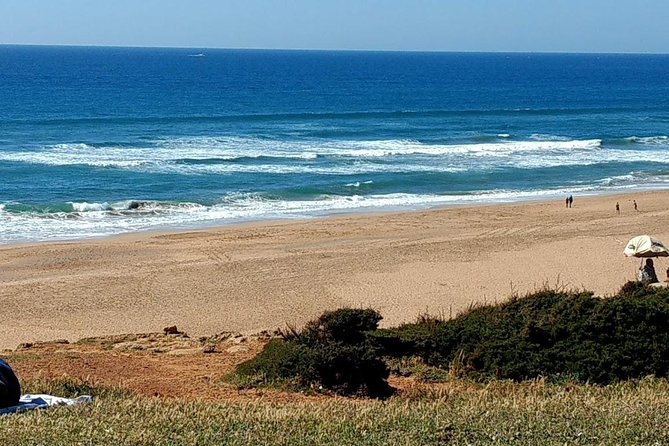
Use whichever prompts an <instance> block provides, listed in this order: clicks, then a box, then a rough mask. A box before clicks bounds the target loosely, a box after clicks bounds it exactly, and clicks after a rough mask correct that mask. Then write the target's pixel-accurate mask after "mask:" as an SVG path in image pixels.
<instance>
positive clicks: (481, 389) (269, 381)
mask: <svg viewBox="0 0 669 446" xmlns="http://www.w3.org/2000/svg"><path fill="white" fill-rule="evenodd" d="M380 319H381V316H380V315H379V314H378V313H377V312H375V311H373V310H360V309H342V310H337V311H333V312H327V313H325V314H323V315H322V316H321V317H320V318H318V319H316V320H314V321H312V322H310V323H308V324H307V325H306V326H305V327H304V329H302V330H295V329H291V330H289V331H288V332H287V333H284V335H283V337H282V338H281V339H275V340H273V341H271V342H269V343H268V344H267V346H266V348H265V349H264V350H263V351H262V352H261V353H260V354H259V355H258V356H256V357H255V358H253V359H252V360H250V361H247V362H245V363H243V364H241V365H240V366H239V367H238V369H237V370H236V372H235V374H234V380H235V382H236V383H237V384H238V385H241V386H267V385H278V386H289V387H290V388H295V389H300V390H304V389H307V391H314V390H318V391H321V387H322V388H323V389H325V390H326V391H331V392H334V393H337V394H344V395H360V396H363V395H364V396H368V395H370V396H384V397H387V396H388V395H389V386H388V383H387V378H388V375H389V372H390V371H392V372H393V373H394V374H395V375H398V376H409V375H410V376H412V377H413V378H414V380H412V381H411V383H408V382H406V381H404V384H403V385H402V386H399V387H400V389H399V391H398V392H396V394H395V395H393V396H390V397H388V398H387V399H385V400H383V401H379V400H372V399H343V398H325V397H323V398H316V399H315V401H312V402H301V403H295V402H293V403H281V404H279V403H271V402H270V403H268V402H265V401H263V392H265V391H264V390H260V391H258V392H259V393H257V394H256V395H257V396H258V400H257V401H249V400H246V402H241V403H233V402H224V403H222V404H210V403H204V402H192V401H174V400H161V399H157V398H146V397H141V396H137V395H133V394H131V393H129V392H126V391H122V390H115V389H104V388H97V387H96V386H95V385H94V384H91V383H83V382H76V381H68V380H66V381H63V380H60V381H44V380H39V381H29V382H27V383H24V386H25V388H26V390H27V391H31V392H47V393H57V394H61V395H63V396H77V395H78V394H81V393H88V394H93V395H97V398H96V400H95V403H94V404H92V405H87V406H80V407H73V408H59V409H53V410H49V411H42V412H36V413H29V414H22V415H20V416H10V417H5V418H0V438H1V439H3V445H20V446H23V445H32V444H36V443H37V444H45V445H71V444H96V445H112V444H113V445H116V444H132V445H208V444H224V445H249V444H253V445H270V444H271V445H342V444H355V445H396V444H404V445H440V444H484V445H488V444H490V445H536V444H542V445H563V444H579V445H601V444H617V445H638V444H644V445H646V444H648V445H661V444H669V435H668V434H667V432H669V418H667V416H666V413H667V407H669V381H667V376H668V375H669V290H667V289H662V290H657V289H653V288H647V287H644V286H642V285H640V284H637V283H633V282H630V283H627V284H625V286H623V288H622V289H621V290H620V292H619V293H618V294H617V295H615V296H612V297H610V298H606V299H601V298H597V297H594V296H593V295H592V293H588V292H566V291H553V290H544V291H540V292H538V293H535V294H532V295H529V296H526V297H522V298H514V299H512V300H510V301H508V302H505V303H502V304H499V305H494V306H477V307H473V308H471V309H470V310H468V311H467V312H465V313H464V314H461V315H459V316H458V317H456V318H454V319H452V320H442V319H438V318H431V317H428V316H424V317H421V318H420V319H419V320H418V321H417V322H416V323H413V324H406V325H402V326H400V327H396V328H391V329H378V322H379V321H380ZM514 381H519V382H514ZM426 383H431V384H426ZM601 384H607V385H605V386H602V385H601ZM221 385H225V384H221ZM314 393H316V392H314Z"/></svg>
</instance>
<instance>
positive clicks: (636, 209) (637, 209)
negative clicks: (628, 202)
mask: <svg viewBox="0 0 669 446" xmlns="http://www.w3.org/2000/svg"><path fill="white" fill-rule="evenodd" d="M632 203H634V210H635V211H637V212H639V208H638V207H637V206H636V200H632Z"/></svg>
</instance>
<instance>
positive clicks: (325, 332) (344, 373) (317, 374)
mask: <svg viewBox="0 0 669 446" xmlns="http://www.w3.org/2000/svg"><path fill="white" fill-rule="evenodd" d="M380 320H381V316H380V315H379V314H378V313H377V312H376V311H373V310H355V309H350V308H344V309H341V310H336V311H332V312H326V313H324V314H323V315H322V316H321V317H319V318H318V319H316V320H314V321H311V322H310V323H308V324H307V325H306V327H305V328H304V329H303V330H302V331H297V330H294V329H293V330H291V331H290V332H289V333H286V334H285V335H284V338H283V339H276V340H274V341H272V342H270V343H269V344H267V346H266V348H265V349H264V350H263V352H261V353H260V354H259V355H258V356H256V357H255V358H253V359H251V360H250V361H247V362H244V363H242V364H241V365H240V366H239V367H238V368H237V370H236V375H237V376H236V377H233V381H236V382H238V383H239V382H242V383H245V384H246V385H252V384H254V383H255V384H256V385H277V384H279V385H291V384H294V385H297V386H298V387H302V388H314V387H318V388H319V389H320V388H324V389H327V390H331V391H333V392H335V393H338V394H342V395H367V396H373V397H386V396H389V395H390V390H391V389H390V386H388V383H387V381H386V379H387V378H388V375H389V371H388V367H387V366H386V364H385V362H384V361H383V360H382V359H381V357H380V356H379V354H378V346H377V345H376V344H375V343H373V342H372V340H371V339H370V337H369V333H370V332H371V331H373V330H376V329H377V326H378V323H379V321H380Z"/></svg>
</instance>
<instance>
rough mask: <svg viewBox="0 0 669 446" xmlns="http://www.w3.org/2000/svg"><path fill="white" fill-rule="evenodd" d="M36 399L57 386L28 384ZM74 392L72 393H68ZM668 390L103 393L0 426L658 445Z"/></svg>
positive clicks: (26, 433)
mask: <svg viewBox="0 0 669 446" xmlns="http://www.w3.org/2000/svg"><path fill="white" fill-rule="evenodd" d="M37 385H38V386H40V387H39V389H40V390H45V391H46V390H49V389H52V390H58V389H63V387H62V383H59V382H52V383H51V385H50V386H49V383H45V382H43V381H40V382H38V383H28V388H29V389H30V387H31V386H33V388H36V387H35V386H37ZM68 386H69V387H68V388H70V389H71V391H72V392H76V391H77V388H76V385H73V384H72V383H68ZM667 407H669V382H667V380H664V379H653V378H648V379H645V380H642V381H640V382H625V383H620V384H615V385H610V386H606V387H601V386H592V385H573V384H567V385H560V386H558V385H548V384H546V383H544V382H543V381H535V382H526V383H521V384H514V383H509V382H492V383H489V384H487V385H482V384H475V383H470V382H467V381H458V380H455V381H450V382H447V383H444V384H439V385H429V386H428V385H416V386H414V387H410V388H409V389H405V390H404V391H402V392H401V393H400V394H399V395H398V396H396V397H393V398H391V399H390V400H388V401H386V402H380V401H371V400H351V399H343V398H332V399H327V400H325V401H323V402H306V403H288V404H278V403H267V402H263V401H262V400H258V401H255V402H246V403H221V404H211V403H205V402H184V401H165V400H161V399H157V398H146V397H140V396H133V395H130V394H127V393H123V392H110V391H101V392H100V393H99V396H98V397H97V399H96V401H95V403H94V404H92V405H89V406H82V407H76V408H62V409H54V410H49V411H42V412H36V413H31V414H23V415H19V416H11V417H5V418H3V419H0V438H2V439H3V445H7V446H9V445H35V444H44V445H76V444H86V445H88V444H95V445H120V444H123V445H209V444H217V445H218V444H224V445H349V444H350V445H413V444H415V445H431V444H435V445H436V444H446V443H449V444H497V445H537V444H542V445H564V444H579V445H583V444H587V445H612V444H620V445H626V444H627V445H653V444H656V445H664V444H669V418H667V416H666V413H667Z"/></svg>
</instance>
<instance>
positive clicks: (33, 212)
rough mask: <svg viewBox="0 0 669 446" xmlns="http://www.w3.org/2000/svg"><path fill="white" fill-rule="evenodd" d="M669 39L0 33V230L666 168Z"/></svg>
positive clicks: (397, 203) (523, 187)
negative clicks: (31, 40)
mask: <svg viewBox="0 0 669 446" xmlns="http://www.w3.org/2000/svg"><path fill="white" fill-rule="evenodd" d="M668 135H669V55H612V54H599V55H597V54H588V55H584V54H583V55H579V54H520V53H514V54H500V53H494V54H476V53H400V52H398V53H395V52H334V51H332V52H331V51H269V50H268V51H263V50H212V49H164V48H97V47H46V46H0V178H1V183H0V244H7V243H19V242H21V243H22V242H39V241H51V240H71V239H85V238H91V237H101V236H109V235H113V234H121V233H128V232H136V231H143V230H181V229H191V228H202V227H209V226H218V225H226V224H231V223H241V222H249V221H260V220H276V219H311V218H321V217H324V216H329V215H334V214H340V213H355V212H366V213H369V212H383V211H402V210H416V209H425V208H430V207H446V206H454V205H463V204H468V205H469V204H479V203H504V202H515V201H527V200H537V199H545V200H553V199H555V200H560V201H563V200H564V197H565V196H566V195H568V194H573V195H574V196H575V197H577V199H578V197H579V196H584V195H595V194H605V193H612V192H624V191H632V190H653V189H664V188H667V187H669V137H668Z"/></svg>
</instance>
